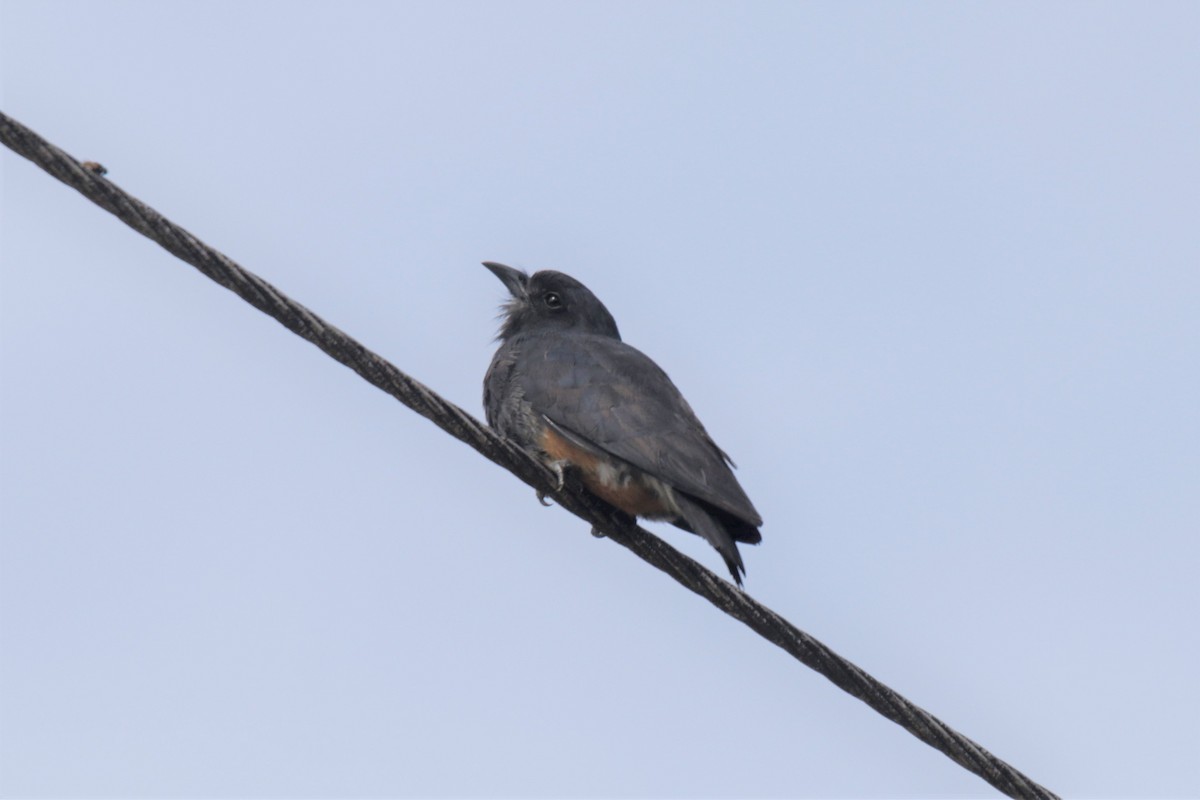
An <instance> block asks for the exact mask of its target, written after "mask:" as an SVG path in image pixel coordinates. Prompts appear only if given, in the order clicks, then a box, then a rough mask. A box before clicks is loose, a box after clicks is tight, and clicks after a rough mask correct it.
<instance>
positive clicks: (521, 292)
mask: <svg viewBox="0 0 1200 800" xmlns="http://www.w3.org/2000/svg"><path fill="white" fill-rule="evenodd" d="M483 265H484V266H485V267H487V268H488V269H490V270H491V271H492V274H493V275H495V276H496V277H497V278H499V279H500V282H501V283H503V284H504V285H505V286H507V287H508V291H509V292H511V293H512V296H513V297H520V298H524V297H525V287H526V286H527V285H528V284H529V276H528V275H526V274H525V273H524V272H522V271H521V270H519V269H513V268H512V267H508V266H505V265H504V264H497V263H496V262H495V261H485V262H483Z"/></svg>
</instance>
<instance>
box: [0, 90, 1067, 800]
mask: <svg viewBox="0 0 1200 800" xmlns="http://www.w3.org/2000/svg"><path fill="white" fill-rule="evenodd" d="M0 141H2V142H3V143H4V144H5V145H6V146H7V147H9V148H10V149H12V150H13V151H15V152H16V153H18V154H19V155H21V156H24V157H25V158H27V159H29V160H30V161H32V162H33V163H34V164H36V165H37V166H39V167H41V168H42V169H43V170H45V171H46V172H48V173H50V174H51V175H53V176H54V177H55V178H58V180H60V181H62V182H63V183H65V184H67V185H68V186H70V187H72V188H73V189H76V190H78V191H79V192H80V193H82V194H83V195H84V196H85V197H87V198H88V199H90V200H91V201H92V202H94V203H96V204H97V205H98V206H100V207H101V208H103V209H105V210H107V211H109V212H110V213H112V214H113V215H115V216H116V217H117V218H119V219H120V220H121V221H123V222H124V223H125V224H127V225H129V227H131V228H133V229H134V230H136V231H137V232H139V233H141V234H142V235H144V236H146V237H147V238H149V239H151V240H153V241H155V242H157V243H158V244H159V245H161V246H162V247H163V248H164V249H166V250H167V251H168V252H170V253H172V254H174V255H175V256H177V257H178V258H180V259H181V260H183V261H186V262H187V263H188V264H191V265H192V266H193V267H195V268H196V269H198V270H199V271H200V272H202V273H203V274H205V275H207V276H208V277H209V278H211V279H212V280H214V281H216V282H217V283H219V284H220V285H221V286H224V287H225V288H226V289H229V290H230V291H232V292H233V293H234V294H236V295H238V296H239V297H241V298H242V299H243V300H245V301H246V302H247V303H249V304H250V305H252V306H254V307H255V308H257V309H258V310H260V311H262V312H263V313H265V314H267V315H269V316H271V317H272V318H274V319H275V320H277V321H278V322H279V323H280V324H282V325H283V326H284V327H285V328H287V329H288V330H290V331H292V332H293V333H295V334H296V335H297V336H300V337H301V338H303V339H306V340H308V341H309V342H312V343H313V344H315V345H316V346H317V347H319V348H321V350H323V351H325V352H326V353H327V354H328V355H329V356H331V357H332V358H333V359H334V360H336V361H338V362H340V363H342V364H344V365H345V366H347V367H349V368H350V369H352V370H354V371H355V372H357V373H358V374H359V375H361V376H362V377H363V378H364V379H365V380H366V381H367V382H368V383H371V384H373V385H374V386H377V387H379V388H380V389H382V390H383V391H385V392H387V393H388V394H390V395H391V396H392V397H395V398H396V399H397V400H399V401H400V402H401V403H403V404H404V405H406V406H408V407H409V408H411V409H412V410H413V411H416V412H417V413H418V414H420V415H421V416H423V417H425V418H426V419H428V420H430V421H431V422H433V423H434V424H435V425H437V426H438V427H439V428H441V429H442V430H444V431H446V432H447V433H449V434H450V435H451V436H453V437H454V438H456V439H458V440H459V441H461V442H464V443H466V444H468V445H470V446H471V447H472V448H474V449H475V450H476V451H478V452H479V453H480V454H482V455H483V456H484V457H486V458H488V459H489V460H491V461H493V462H494V463H496V464H498V465H500V466H502V467H504V468H505V469H507V470H508V471H510V472H512V473H513V474H514V475H516V476H517V477H518V478H520V479H521V480H522V481H524V482H525V483H527V484H528V485H529V486H531V487H533V488H534V489H536V490H537V491H539V492H543V493H545V494H547V495H550V496H553V497H554V498H555V500H556V501H557V502H558V503H559V505H561V506H562V507H563V508H565V509H567V510H568V511H570V512H571V513H573V514H575V515H576V516H578V517H580V518H581V519H583V520H585V521H587V522H588V523H590V524H591V525H592V526H593V529H594V530H596V531H598V532H600V533H601V534H603V535H604V536H605V537H606V538H608V539H611V540H612V541H614V542H616V543H617V544H620V545H621V546H623V547H625V548H627V549H629V550H630V551H632V552H633V553H634V554H635V555H637V556H638V557H639V558H641V559H643V560H644V561H646V562H647V563H649V564H651V565H653V566H654V567H657V568H658V569H660V570H662V571H663V572H665V573H667V574H668V575H670V576H671V577H672V578H674V579H675V580H676V581H677V582H678V583H679V584H681V585H682V586H684V587H686V588H687V589H689V590H690V591H692V592H695V593H696V594H698V595H700V596H701V597H703V598H704V599H706V600H708V601H709V602H710V603H712V604H713V605H714V606H716V607H717V608H719V609H720V610H722V611H724V612H725V613H726V614H729V615H730V616H731V617H733V618H735V619H737V620H739V621H741V622H743V623H744V624H745V625H747V626H748V627H750V628H751V629H752V630H754V631H755V632H756V633H758V634H759V635H760V636H762V637H763V638H764V639H767V640H768V641H770V642H772V643H774V644H775V645H777V646H779V647H780V648H782V649H783V650H785V651H787V652H788V653H790V654H791V655H792V656H794V657H795V658H796V659H797V660H799V661H800V662H801V663H803V664H804V665H805V666H808V667H809V668H811V669H813V670H815V671H816V672H818V673H820V674H821V675H823V676H825V677H826V678H827V679H828V680H830V681H831V682H832V683H833V684H834V685H836V686H837V687H838V688H840V689H842V690H843V691H845V692H847V693H849V694H851V695H853V696H854V697H857V698H858V699H859V700H862V701H863V702H864V703H866V704H867V705H869V706H870V707H871V708H873V709H874V710H875V711H877V712H878V713H880V714H882V715H883V716H884V717H887V718H888V719H890V720H891V721H893V722H895V723H896V724H897V725H900V726H901V727H902V728H904V729H905V730H907V731H908V732H909V733H911V734H912V735H913V736H916V737H917V738H918V739H920V740H921V741H923V742H925V743H926V744H928V745H929V746H931V747H933V748H935V749H937V750H939V751H940V752H942V753H943V754H945V755H946V756H948V757H949V758H950V759H952V760H953V761H954V762H955V763H957V764H959V765H960V766H962V767H963V768H965V769H967V770H970V771H971V772H973V773H975V774H976V775H978V776H979V777H981V778H983V779H984V780H985V781H987V782H988V783H989V784H991V785H992V786H994V787H995V788H996V789H998V790H1000V791H1001V792H1003V793H1004V794H1006V795H1008V796H1009V797H1018V798H1057V795H1055V794H1054V793H1053V792H1051V791H1050V790H1048V789H1046V788H1045V787H1043V786H1041V785H1039V784H1037V783H1036V782H1034V781H1033V780H1032V779H1030V778H1029V777H1027V776H1025V775H1024V774H1022V773H1021V772H1020V771H1018V770H1017V769H1016V768H1014V767H1013V766H1011V765H1010V764H1008V763H1006V762H1005V761H1003V760H1002V759H1000V758H997V757H996V756H995V755H993V754H992V753H990V752H989V751H988V750H986V749H985V748H983V747H982V746H980V745H979V744H977V743H975V742H974V741H972V740H971V739H969V738H967V737H966V736H963V735H962V734H961V733H958V732H957V731H955V730H954V729H953V728H951V727H950V726H948V725H946V724H945V723H944V722H942V721H941V720H939V719H938V718H937V717H935V716H933V715H932V714H930V713H929V712H927V711H925V710H924V709H922V708H920V707H919V706H917V705H915V704H914V703H912V702H911V701H909V700H907V699H906V698H904V697H903V696H901V695H900V694H899V693H897V692H895V691H893V690H892V689H890V688H889V687H887V686H885V685H884V684H883V683H881V682H880V681H878V680H876V679H875V678H873V677H871V675H869V674H868V673H867V672H865V671H864V670H862V669H860V668H859V667H857V666H855V665H854V664H853V663H851V662H850V661H847V660H846V659H844V658H842V657H841V656H839V655H838V654H837V653H835V652H833V651H832V650H831V649H829V648H828V647H826V646H825V645H824V644H822V643H821V642H820V641H818V640H817V639H815V638H813V637H812V636H810V635H809V634H807V633H805V632H804V631H802V630H800V629H799V628H797V627H796V626H794V625H792V624H791V623H790V622H788V621H787V620H786V619H784V618H783V617H781V616H780V615H778V614H776V613H775V612H774V611H772V610H771V609H769V608H767V607H766V606H764V605H762V604H761V603H759V602H758V601H756V600H755V599H754V598H752V597H751V596H750V595H748V594H746V593H745V592H744V591H742V590H740V589H738V588H736V587H735V586H734V585H733V584H731V583H729V582H728V581H725V580H724V579H722V578H720V577H718V576H717V575H716V574H715V573H713V572H711V571H709V570H708V569H706V568H705V567H703V566H702V565H701V564H699V563H698V562H696V561H694V560H692V559H691V558H689V557H688V556H686V555H684V554H683V553H680V552H679V551H678V550H676V549H675V548H673V547H671V546H670V545H669V544H667V543H666V542H664V541H663V540H661V539H659V538H658V537H656V536H654V535H653V534H651V533H649V532H648V531H646V530H644V529H642V528H640V527H638V526H637V525H636V524H634V523H633V522H632V521H631V520H630V519H629V518H628V517H626V516H624V515H623V514H621V513H620V512H617V511H616V510H615V509H613V508H612V507H610V506H608V505H606V504H604V503H603V502H601V501H599V500H597V499H595V498H594V497H592V496H591V495H589V494H588V493H587V492H585V491H583V490H582V489H581V488H580V487H579V485H578V484H577V483H575V482H573V481H568V482H567V484H566V485H565V486H564V487H562V488H561V489H556V486H555V480H554V477H553V476H552V475H551V473H550V472H549V470H547V469H546V468H545V467H544V466H543V465H542V464H541V463H540V462H539V461H537V460H536V459H535V458H533V457H532V456H531V455H529V454H528V453H527V452H526V451H525V450H523V449H521V448H520V447H518V446H516V445H515V444H513V443H512V442H510V441H508V440H507V439H504V438H503V437H501V436H499V435H498V434H497V433H495V432H494V431H493V430H492V429H491V428H488V427H487V426H485V425H483V424H482V423H480V422H479V421H478V420H476V419H475V418H474V417H472V416H471V415H470V414H468V413H467V412H466V411H464V410H463V409H461V408H459V407H458V406H456V405H455V404H453V403H451V402H449V401H447V400H444V399H443V398H441V397H439V396H438V395H437V394H436V393H435V392H434V391H433V390H431V389H429V388H428V387H427V386H425V385H423V384H421V383H420V382H418V381H416V380H414V379H413V378H411V377H409V376H408V375H406V374H404V373H403V372H401V371H400V370H399V369H397V368H396V367H395V366H393V365H392V364H391V363H389V362H388V361H386V360H385V359H383V358H381V357H380V356H378V355H376V354H375V353H373V352H371V351H370V350H368V349H367V348H366V347H364V346H363V345H362V344H360V343H359V342H357V341H356V340H355V339H353V338H351V337H350V336H348V335H347V334H345V333H344V332H342V331H341V330H339V329H338V328H336V327H334V326H333V325H330V324H329V323H327V322H325V321H324V320H322V319H321V318H320V317H318V316H317V315H316V314H314V313H313V312H312V311H310V310H308V309H307V308H305V307H304V306H303V305H301V304H299V303H297V302H295V301H294V300H292V299H290V298H289V297H287V296H286V295H285V294H283V293H282V292H280V291H279V290H278V289H276V288H275V287H274V286H272V285H271V284H270V283H268V282H266V281H264V280H263V279H262V278H259V277H258V276H257V275H255V274H253V273H251V272H248V271H247V270H245V269H243V268H242V267H240V266H239V265H238V264H236V263H234V262H233V261H232V260H231V259H229V258H228V257H226V256H225V255H223V254H221V253H220V252H218V251H216V250H214V249H213V248H211V247H209V246H208V245H206V244H205V243H204V242H202V241H200V240H199V239H198V238H196V237H195V236H194V235H192V234H191V233H189V232H188V231H186V230H184V229H183V228H181V227H179V226H178V225H176V224H175V223H173V222H171V221H170V220H168V219H166V218H165V217H163V216H162V215H161V214H159V213H158V212H157V211H155V210H154V209H152V208H150V207H149V206H147V205H146V204H144V203H142V202H141V201H140V200H138V199H137V198H135V197H133V196H132V195H130V194H128V193H127V192H125V191H124V190H122V189H120V188H119V187H117V186H116V185H115V184H114V183H112V182H111V181H109V180H107V179H105V178H104V177H103V176H104V172H105V171H104V169H103V167H100V166H99V165H98V164H95V163H93V162H82V163H81V162H79V161H77V160H76V159H74V158H72V157H71V156H70V155H68V154H67V153H65V152H63V151H62V150H60V149H59V148H58V147H56V146H54V145H53V144H51V143H50V142H48V141H46V140H45V139H43V138H42V137H40V136H38V135H37V134H36V133H34V132H33V131H31V130H30V129H28V128H26V127H25V126H24V125H22V124H20V123H19V122H17V121H16V120H14V119H12V118H11V117H9V116H7V115H5V114H3V113H2V112H0Z"/></svg>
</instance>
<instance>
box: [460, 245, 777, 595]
mask: <svg viewBox="0 0 1200 800" xmlns="http://www.w3.org/2000/svg"><path fill="white" fill-rule="evenodd" d="M484 266H485V267H487V268H488V269H489V270H491V271H492V272H493V273H494V274H495V275H496V277H497V278H499V279H500V280H501V281H502V282H503V283H504V285H505V286H506V287H508V291H509V292H510V293H511V295H512V297H511V298H510V299H509V300H508V302H507V303H506V304H505V305H504V306H503V309H502V310H503V317H502V319H503V321H502V323H501V326H500V335H499V336H498V337H497V338H498V339H499V341H500V343H501V344H500V348H499V349H498V350H497V351H496V355H495V356H494V357H493V358H492V364H491V366H490V367H489V368H488V371H487V376H486V377H485V378H484V382H483V404H484V408H485V410H486V412H487V420H488V424H489V425H491V426H492V427H493V428H495V429H496V430H498V431H499V432H500V433H501V434H503V435H504V436H506V437H508V438H509V439H512V440H514V441H515V442H517V443H518V444H520V445H521V446H522V447H524V448H526V449H527V450H529V451H531V452H532V453H534V455H536V456H537V457H538V458H540V459H541V460H542V461H543V462H544V463H545V464H546V465H547V466H549V467H550V468H551V469H552V470H553V471H555V473H556V474H558V476H559V478H560V479H561V478H562V476H563V470H564V469H572V470H576V471H577V472H578V475H579V478H580V480H581V482H582V483H583V485H584V487H586V488H587V489H588V491H590V492H592V493H593V494H594V495H596V496H597V497H599V498H601V499H602V500H605V501H606V502H608V503H609V504H611V505H613V506H616V507H617V508H619V509H621V510H622V511H624V512H625V513H627V514H630V515H633V516H635V517H645V518H647V519H661V520H668V521H670V522H671V523H673V524H675V525H676V526H678V527H680V528H683V529H684V530H685V531H691V532H692V533H695V534H699V535H700V536H702V537H704V539H705V540H706V541H708V543H709V544H711V545H712V546H713V547H715V548H716V549H717V552H718V553H720V554H721V558H723V559H724V560H725V564H726V566H728V567H729V572H730V574H732V575H733V579H734V580H735V581H736V582H737V584H738V585H739V586H740V585H741V584H742V575H743V574H745V572H746V567H745V565H744V564H743V563H742V556H741V554H740V553H739V552H738V549H737V542H747V543H749V544H758V543H759V542H760V541H762V535H761V534H760V533H759V531H758V528H759V526H760V525H762V517H761V516H759V514H758V512H757V511H756V510H755V509H754V506H753V504H751V502H750V498H748V497H747V496H746V493H745V492H744V491H743V490H742V487H741V486H740V485H739V484H738V482H737V478H735V477H734V475H733V471H732V470H731V469H730V467H731V466H732V465H733V461H732V460H731V459H730V458H729V456H727V455H726V454H725V452H724V451H723V450H721V448H719V447H717V445H716V443H715V442H714V441H713V440H712V438H711V437H710V436H709V435H708V432H707V431H705V430H704V426H703V425H701V424H700V420H698V419H696V415H695V413H694V412H693V411H692V409H691V406H689V405H688V403H687V401H686V400H684V399H683V395H682V394H680V393H679V390H678V389H676V388H675V384H673V383H672V382H671V379H670V378H668V377H667V374H666V373H665V372H663V371H662V369H661V368H660V367H659V366H658V365H657V364H655V363H654V362H653V361H651V360H650V359H649V358H648V357H647V356H645V355H644V354H643V353H642V352H641V351H640V350H637V349H635V348H633V347H630V346H629V345H627V344H625V343H624V342H622V341H621V335H620V333H618V332H617V323H616V322H615V321H614V320H613V318H612V314H610V313H608V309H607V308H605V307H604V304H603V303H601V302H600V300H599V299H597V298H596V296H595V295H594V294H592V293H591V292H590V291H588V288H587V287H586V286H584V285H583V284H582V283H580V282H579V281H577V280H575V279H574V278H572V277H571V276H570V275H564V274H563V273H561V272H554V271H552V270H545V271H543V272H535V273H534V274H533V275H527V274H526V273H524V272H522V271H521V270H518V269H513V268H512V267H507V266H505V265H503V264H497V263H494V262H491V261H485V262H484Z"/></svg>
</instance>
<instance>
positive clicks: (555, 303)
mask: <svg viewBox="0 0 1200 800" xmlns="http://www.w3.org/2000/svg"><path fill="white" fill-rule="evenodd" d="M542 302H544V303H545V304H546V308H551V309H559V308H562V306H563V301H562V297H560V296H559V294H558V292H546V293H545V294H544V295H542Z"/></svg>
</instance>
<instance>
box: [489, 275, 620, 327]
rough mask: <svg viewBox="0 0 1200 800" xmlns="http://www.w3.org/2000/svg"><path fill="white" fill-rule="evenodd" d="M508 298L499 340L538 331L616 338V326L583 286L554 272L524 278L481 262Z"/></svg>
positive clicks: (599, 303)
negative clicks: (508, 294)
mask: <svg viewBox="0 0 1200 800" xmlns="http://www.w3.org/2000/svg"><path fill="white" fill-rule="evenodd" d="M483 265H484V266H485V267H487V268H488V269H490V270H491V271H492V274H493V275H495V276H496V277H497V278H499V279H500V281H501V282H502V283H503V284H504V285H505V286H506V287H508V291H509V293H510V294H511V295H512V297H510V298H509V300H508V301H507V302H506V303H505V304H504V305H503V306H502V307H501V313H502V321H501V323H500V336H499V338H500V340H501V341H507V340H508V339H511V338H512V337H514V336H516V335H517V334H521V333H531V332H538V331H575V332H578V333H591V334H595V335H597V336H609V337H612V338H613V339H620V338H621V334H620V333H619V332H618V331H617V323H616V322H615V321H614V320H613V318H612V314H610V313H608V309H607V308H605V307H604V304H603V303H601V302H600V300H599V299H597V297H596V295H594V294H592V293H591V291H589V290H588V288H587V287H586V286H584V285H583V284H582V283H580V282H579V281H577V280H575V279H574V278H572V277H571V276H570V275H564V274H563V273H561V272H555V271H554V270H543V271H541V272H535V273H533V274H532V275H527V274H525V273H524V272H522V271H521V270H519V269H514V268H512V267H507V266H505V265H504V264H497V263H496V262H494V261H485V262H483Z"/></svg>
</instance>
